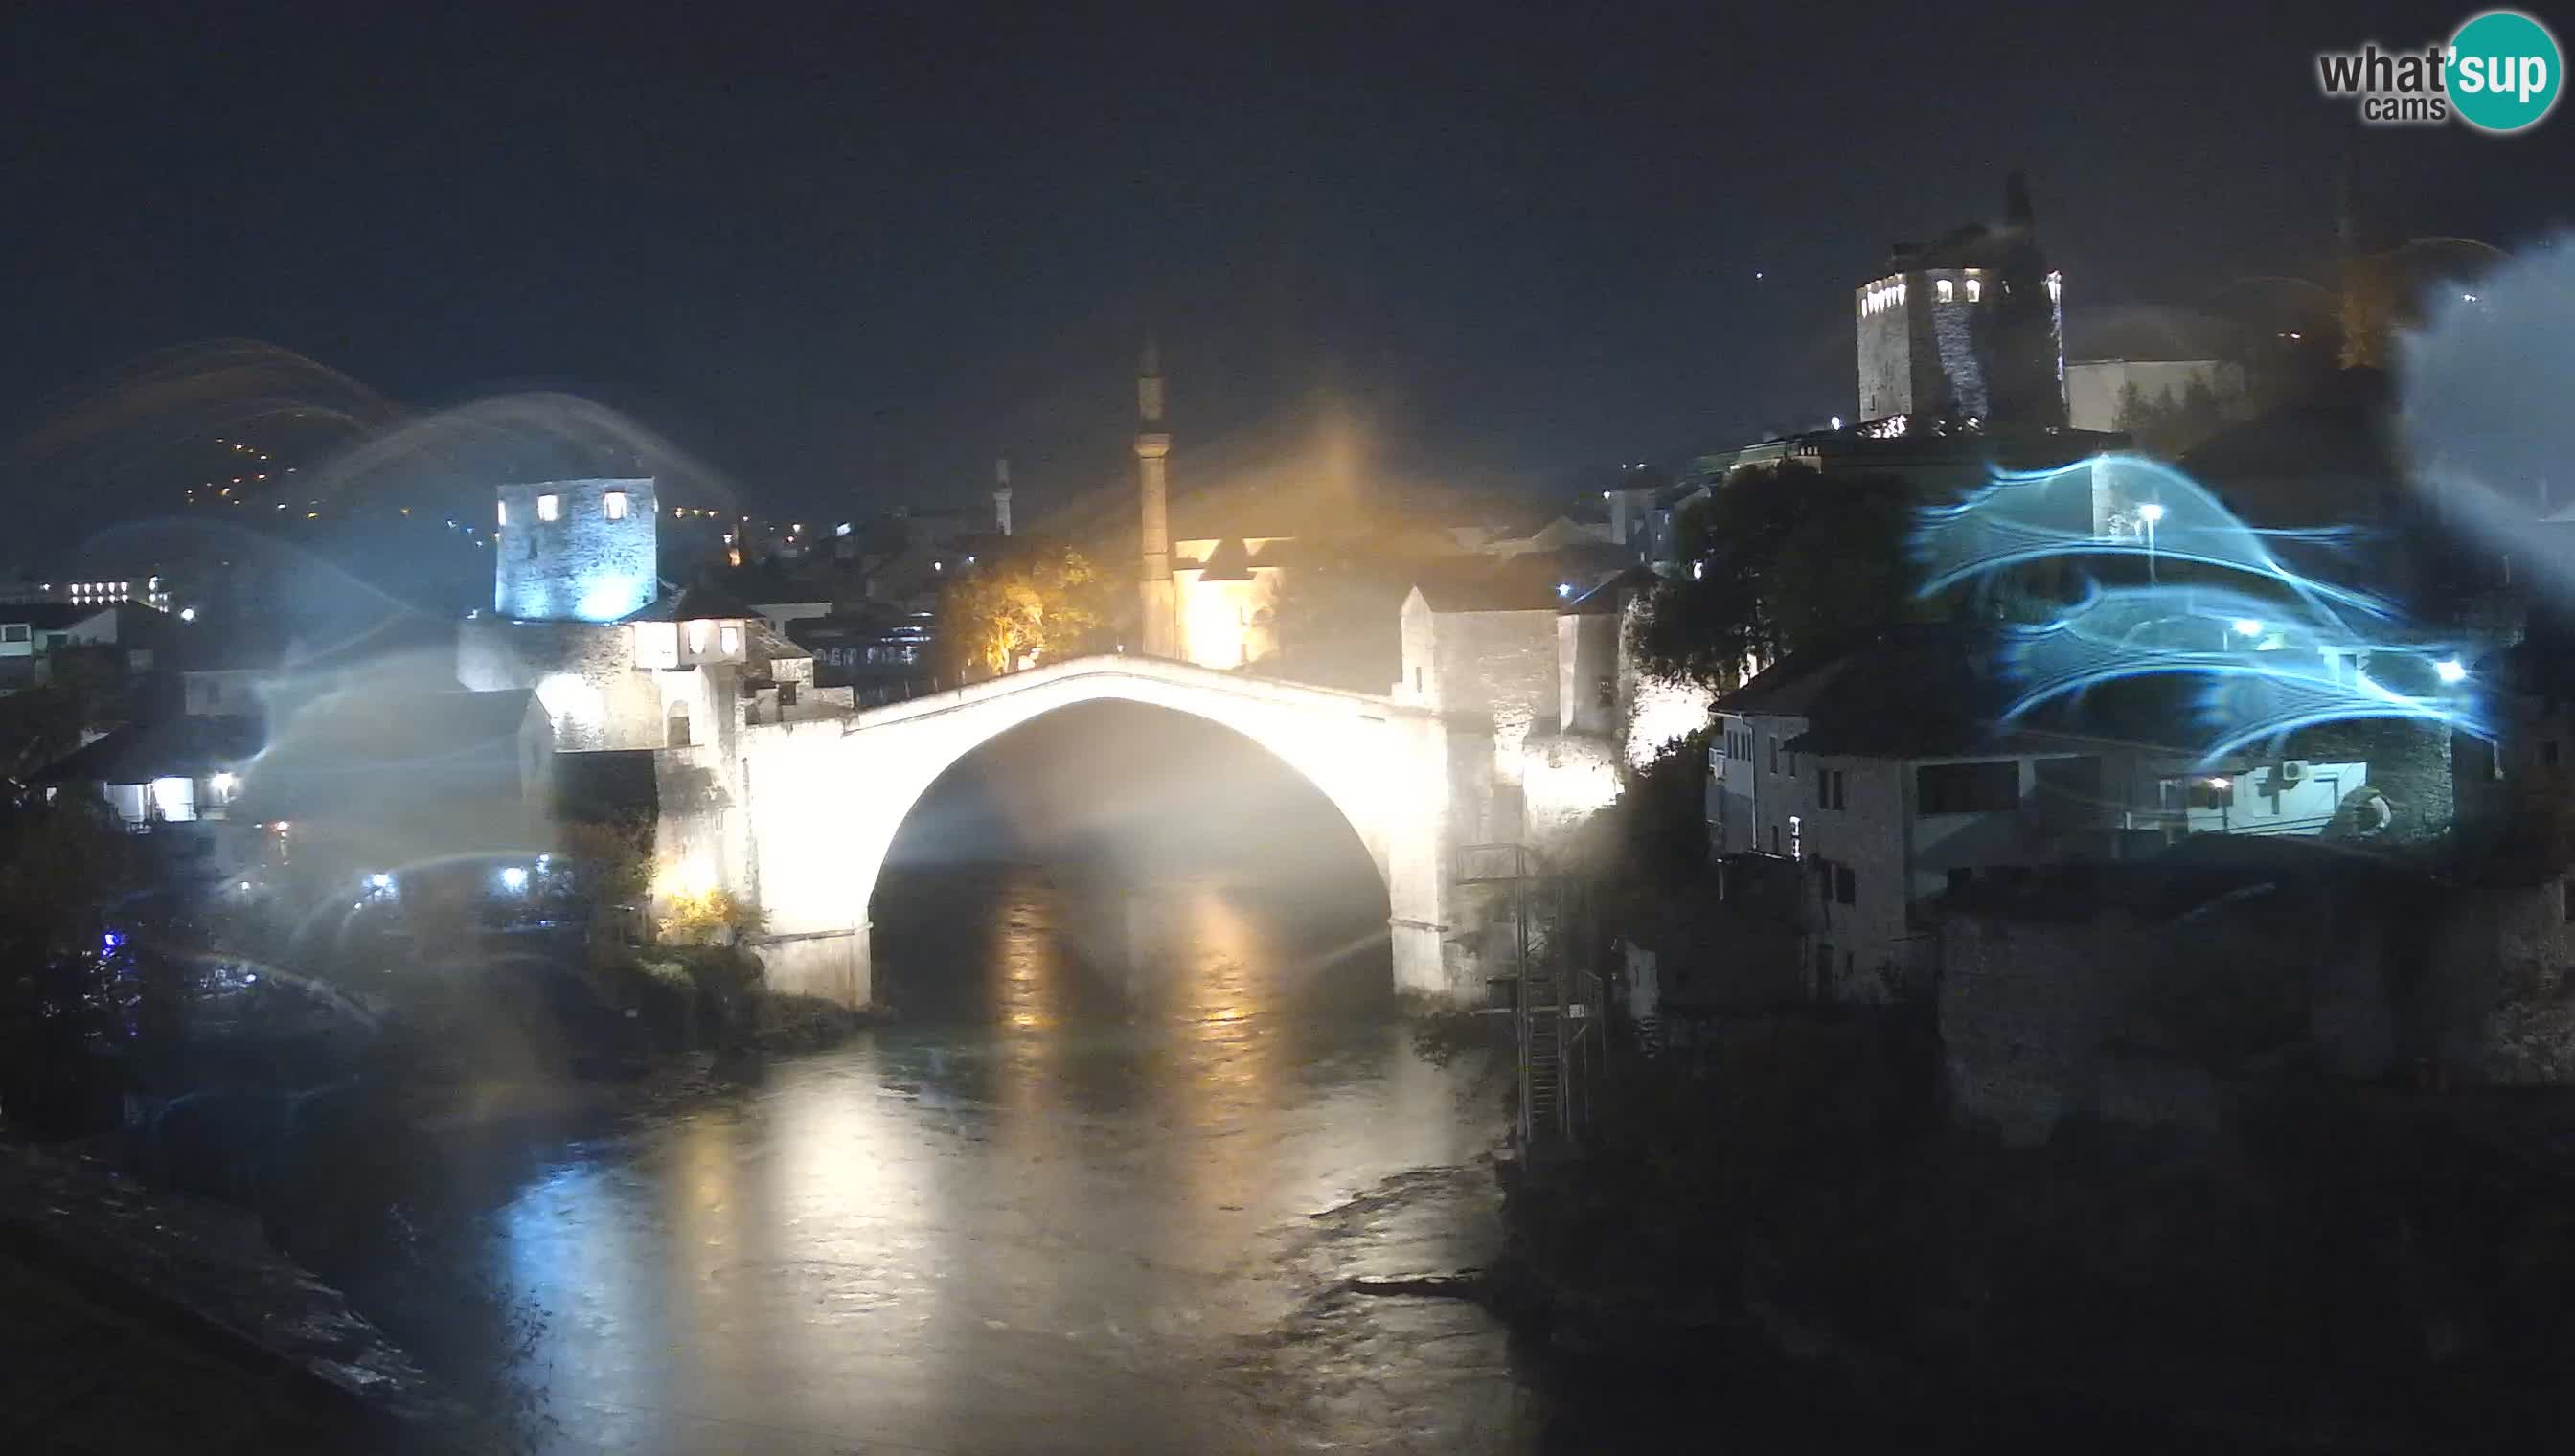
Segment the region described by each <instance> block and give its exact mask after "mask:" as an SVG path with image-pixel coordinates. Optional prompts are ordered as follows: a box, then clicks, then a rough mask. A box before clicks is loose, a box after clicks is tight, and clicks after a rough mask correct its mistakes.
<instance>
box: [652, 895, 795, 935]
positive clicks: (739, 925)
mask: <svg viewBox="0 0 2575 1456" xmlns="http://www.w3.org/2000/svg"><path fill="white" fill-rule="evenodd" d="M768 924H769V914H768V912H767V911H765V910H763V909H761V907H760V906H758V905H755V904H751V903H748V902H746V901H743V900H739V899H736V898H735V897H734V895H733V892H732V891H731V890H723V889H710V890H706V891H704V892H702V893H699V894H684V895H677V896H674V897H673V898H672V900H671V904H670V908H669V909H668V910H667V911H666V912H665V913H664V914H663V916H662V924H661V931H662V938H663V939H665V940H669V941H672V942H674V943H677V944H681V945H714V944H717V943H720V942H723V941H727V940H737V939H740V938H741V937H743V936H745V935H757V934H759V933H760V932H761V930H762V929H763V928H765V927H766V926H767V925H768Z"/></svg>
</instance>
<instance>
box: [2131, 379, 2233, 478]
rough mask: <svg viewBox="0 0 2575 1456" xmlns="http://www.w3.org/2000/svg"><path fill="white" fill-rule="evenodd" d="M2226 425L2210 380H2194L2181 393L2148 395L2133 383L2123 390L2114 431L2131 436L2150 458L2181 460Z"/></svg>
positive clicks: (2222, 409) (2224, 415) (2224, 412)
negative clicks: (2209, 382) (2151, 456)
mask: <svg viewBox="0 0 2575 1456" xmlns="http://www.w3.org/2000/svg"><path fill="white" fill-rule="evenodd" d="M2225 426H2226V410H2225V407H2224V406H2222V405H2221V404H2219V403H2218V399H2217V392H2216V391H2215V390H2213V389H2211V388H2209V384H2208V381H2207V380H2205V379H2202V378H2198V377H2193V378H2192V379H2191V381H2190V383H2189V384H2188V385H2186V386H2184V387H2183V388H2182V390H2181V391H2180V393H2178V394H2164V393H2158V394H2155V395H2147V394H2145V393H2144V392H2142V391H2141V390H2139V389H2138V388H2137V385H2136V382H2135V381H2133V380H2131V381H2130V382H2128V383H2127V384H2125V385H2122V386H2121V387H2120V389H2119V413H2118V414H2117V416H2115V417H2114V418H2113V420H2112V422H2111V428H2113V429H2115V430H2118V431H2120V432H2122V433H2124V434H2126V435H2127V436H2129V437H2130V438H2131V439H2132V440H2133V441H2134V442H2135V444H2136V448H2137V449H2138V450H2139V451H2140V452H2142V453H2143V454H2146V455H2153V456H2160V457H2162V458H2163V459H2165V460H2178V459H2180V458H2181V457H2182V456H2183V455H2186V454H2188V453H2189V452H2190V450H2191V449H2192V448H2193V447H2195V446H2197V445H2198V444H2199V443H2200V442H2201V441H2203V440H2206V439H2207V438H2208V437H2210V436H2211V435H2214V434H2216V433H2217V432H2218V431H2219V430H2222V429H2224V428H2225Z"/></svg>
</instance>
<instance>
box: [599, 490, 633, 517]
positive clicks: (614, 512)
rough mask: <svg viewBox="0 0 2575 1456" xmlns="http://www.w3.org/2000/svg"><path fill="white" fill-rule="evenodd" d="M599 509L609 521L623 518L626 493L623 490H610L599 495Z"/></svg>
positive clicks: (624, 515)
mask: <svg viewBox="0 0 2575 1456" xmlns="http://www.w3.org/2000/svg"><path fill="white" fill-rule="evenodd" d="M599 509H600V510H601V511H602V512H603V513H605V514H606V515H607V517H608V519H609V520H611V521H623V520H625V519H626V493H625V492H624V491H611V492H609V493H608V494H607V495H605V496H602V497H600V498H599Z"/></svg>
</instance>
